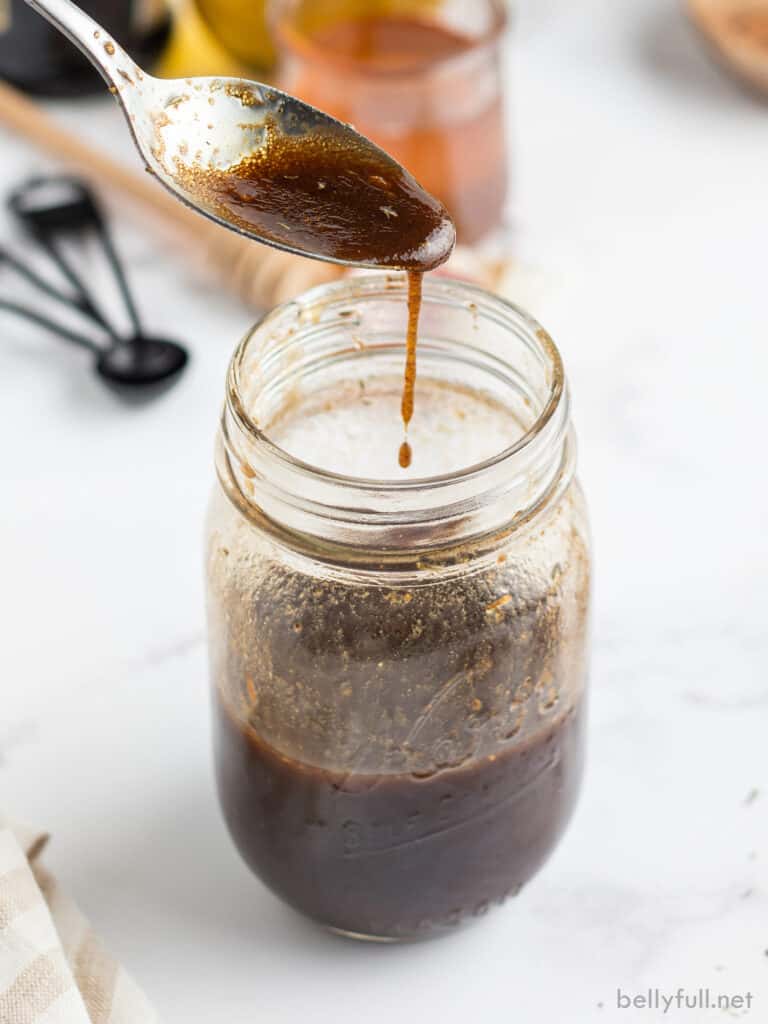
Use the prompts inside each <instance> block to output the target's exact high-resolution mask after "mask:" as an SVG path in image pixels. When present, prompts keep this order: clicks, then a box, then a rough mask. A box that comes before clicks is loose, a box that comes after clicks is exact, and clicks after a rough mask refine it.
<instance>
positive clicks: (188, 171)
mask: <svg viewBox="0 0 768 1024" xmlns="http://www.w3.org/2000/svg"><path fill="white" fill-rule="evenodd" d="M26 2H27V3H28V4H29V6H30V7H32V8H34V9H35V10H36V11H38V12H39V13H40V14H42V15H43V16H44V17H46V18H47V19H48V20H49V21H50V22H51V23H52V24H53V25H54V26H55V27H56V28H58V29H59V30H60V31H61V32H63V33H64V35H66V36H67V37H68V38H69V39H70V40H71V41H72V42H73V43H74V44H75V45H76V46H78V47H79V48H80V49H81V50H82V51H83V52H84V53H85V55H86V56H87V57H88V58H89V59H90V60H91V62H92V63H93V64H94V65H95V66H96V68H97V69H98V70H99V71H100V72H101V74H102V76H103V77H104V78H105V79H106V81H107V83H108V85H109V87H110V91H111V92H112V93H113V94H114V95H115V96H116V97H117V99H118V101H119V102H120V104H121V106H122V108H123V111H124V113H125V115H126V117H127V119H128V124H129V126H130V130H131V133H132V135H133V139H134V142H135V143H136V146H137V148H138V150H139V152H140V154H141V156H142V157H143V159H144V161H145V163H146V165H147V168H148V169H149V170H150V171H151V173H152V174H154V175H156V177H157V178H158V179H159V180H160V182H162V184H163V185H165V187H166V188H167V189H169V191H171V192H172V193H173V194H174V195H176V196H177V198H179V199H180V200H181V201H182V202H184V203H186V204H187V205H188V206H191V207H193V208H194V209H196V210H198V211H199V212H200V213H203V214H204V215H205V216H207V217H209V218H211V219H212V220H214V221H217V222H218V223H219V224H222V225H223V226H225V227H228V228H230V229H232V230H234V231H238V232H239V233H240V234H242V235H245V236H247V237H250V238H253V239H255V240H257V241H259V242H265V243H267V244H269V245H272V246H275V247H276V248H278V249H283V250H286V251H288V252H293V253H297V254H299V255H302V256H310V257H314V258H317V259H323V260H326V261H328V262H332V263H341V264H345V265H356V266H379V267H380V266H392V267H401V268H403V269H412V270H429V269H431V268H432V267H434V266H437V265H438V264H440V263H442V262H443V261H444V260H445V259H447V258H448V256H449V255H450V252H451V250H452V248H453V245H454V242H455V231H454V227H453V224H452V222H451V220H450V217H449V216H448V214H447V213H446V211H445V209H444V207H443V206H442V205H441V204H440V203H439V202H438V201H437V200H436V199H434V198H433V197H432V196H430V195H429V194H428V193H427V192H425V191H424V190H423V189H422V188H421V187H420V186H419V185H418V184H417V182H416V181H415V180H414V179H413V178H412V176H411V175H410V174H408V172H407V171H406V170H405V169H404V168H402V167H401V166H400V165H399V164H398V163H397V162H396V161H395V160H393V159H392V158H391V157H390V156H388V154H386V153H385V152H384V151H383V150H381V149H380V148H379V147H378V146H375V145H374V144H373V143H372V142H370V141H369V140H368V139H366V138H364V137H363V136H362V135H360V134H358V133H357V132H356V131H354V130H353V129H352V128H351V127H350V126H349V125H345V124H343V123H341V122H340V121H337V120H335V119H334V118H332V117H329V116H328V115H327V114H323V113H322V112H321V111H319V110H317V109H316V108H314V107H311V106H309V105H308V104H306V103H302V102H301V101H300V100H298V99H295V98H294V97H292V96H289V95H287V94H286V93H283V92H280V91H279V90H277V89H273V88H271V87H270V86H266V85H262V84H260V83H257V82H250V81H245V80H243V79H237V78H188V79H176V80H172V79H168V80H165V79H158V78H153V77H152V76H151V75H148V74H147V73H146V72H145V71H143V70H142V69H141V68H139V67H137V65H136V64H135V63H134V62H133V60H132V59H131V58H130V57H129V56H128V54H127V53H126V52H125V51H124V50H123V49H122V48H121V47H120V46H119V45H118V44H117V42H116V41H115V40H114V39H113V38H112V37H111V36H110V34H109V33H108V32H107V31H106V30H105V29H103V28H102V27H101V26H100V25H98V24H97V23H96V22H95V21H94V20H93V19H92V18H90V17H89V16H88V15H87V14H85V13H84V12H83V11H82V10H80V8H79V7H77V6H76V5H75V4H73V3H71V2H70V0H26ZM276 136H277V137H278V141H280V140H282V141H283V142H285V143H286V144H289V146H290V148H291V149H292V150H293V151H294V153H295V151H296V148H297V142H302V141H306V142H307V143H309V144H310V145H311V146H313V147H314V151H315V153H318V152H319V153H320V154H321V157H322V154H324V153H328V152H330V153H332V155H334V159H335V161H336V164H337V165H340V166H341V169H340V170H339V173H338V175H337V178H336V179H334V180H330V186H329V183H328V182H327V181H323V180H322V178H323V175H318V178H317V189H318V190H320V189H323V192H322V194H321V193H320V191H318V193H317V195H316V196H314V195H312V194H310V193H309V192H308V191H307V189H308V185H307V181H308V180H311V179H309V177H308V178H307V180H302V181H301V182H298V181H297V184H296V189H295V190H296V203H295V204H294V203H293V202H292V195H291V181H292V179H293V175H291V174H288V173H285V174H281V175H280V176H279V181H277V182H275V180H274V175H271V174H269V173H267V174H265V175H264V177H263V179H261V178H260V171H259V169H258V168H256V173H255V174H254V177H253V178H252V180H251V181H248V182H246V183H245V184H244V186H243V189H242V190H241V189H240V188H239V186H238V183H237V182H236V181H235V184H234V185H233V184H232V181H231V180H228V181H227V182H226V184H225V188H226V191H227V194H228V195H230V194H231V196H232V197H233V203H231V204H229V205H227V204H224V205H223V204H222V202H221V201H220V199H221V195H222V190H221V189H220V190H218V193H217V190H216V189H210V188H208V187H207V184H208V183H209V182H210V181H211V180H212V178H213V177H215V176H216V175H217V174H222V175H225V174H226V172H227V171H231V170H232V168H237V167H238V166H241V165H242V162H243V161H244V160H245V161H247V160H248V159H249V158H252V157H253V156H254V154H259V153H260V152H262V153H263V152H264V151H265V150H266V149H267V148H268V147H270V146H273V147H274V143H275V138H276ZM318 140H320V142H319V144H318ZM278 148H279V147H278ZM264 169H265V170H266V171H271V170H273V168H270V167H269V166H268V165H266V166H265V167H264ZM374 172H375V173H374ZM254 188H255V189H259V188H260V193H261V194H259V195H258V196H257V197H256V200H254V195H253V193H254ZM243 196H245V199H243ZM272 196H274V197H275V210H274V211H272V210H270V209H269V206H270V202H271V198H272ZM361 197H364V200H363V199H361ZM254 201H257V203H258V204H259V205H260V207H261V213H263V214H264V217H262V219H261V220H258V219H257V220H256V221H255V222H254V221H253V220H252V218H251V217H250V216H248V217H245V218H244V217H242V216H239V215H238V214H237V213H233V212H232V209H233V206H234V207H235V208H241V209H242V208H245V207H247V206H248V205H249V204H252V203H254ZM315 202H316V203H317V207H316V209H315V206H314V204H315ZM363 202H364V205H363ZM307 204H309V209H310V211H311V214H312V215H311V216H309V217H306V216H304V215H303V214H304V213H305V212H306V209H307ZM353 205H354V209H352V207H353ZM300 208H303V209H301V210H300ZM361 210H363V214H362V216H361ZM246 212H247V213H250V210H246ZM273 212H275V213H277V216H272V213H273ZM350 233H351V234H353V235H354V242H355V243H356V245H355V246H349V245H345V244H342V243H345V242H348V241H349V237H348V236H349V235H350ZM400 236H402V237H400ZM337 243H338V244H337Z"/></svg>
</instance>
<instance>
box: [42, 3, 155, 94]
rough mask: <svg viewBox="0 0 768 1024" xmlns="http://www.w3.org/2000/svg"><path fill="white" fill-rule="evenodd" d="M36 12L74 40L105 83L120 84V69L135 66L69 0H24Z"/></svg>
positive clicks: (94, 22)
mask: <svg viewBox="0 0 768 1024" xmlns="http://www.w3.org/2000/svg"><path fill="white" fill-rule="evenodd" d="M26 3H27V4H28V5H29V6H30V7H31V8H32V9H33V10H34V11H37V13H38V14H42V16H43V17H44V18H47V19H48V21H50V23H51V24H52V25H53V26H54V27H55V28H57V29H58V30H59V31H60V32H62V33H63V34H64V35H65V36H66V37H67V39H69V40H70V42H72V43H74V44H75V46H77V47H78V48H79V49H80V50H82V51H83V53H84V54H85V56H86V57H87V58H88V60H89V61H90V62H91V64H93V65H94V67H95V68H96V70H97V71H99V72H100V73H101V75H102V77H103V78H104V79H105V81H106V82H107V85H109V86H111V87H115V86H117V85H119V84H120V82H119V79H118V74H119V69H120V68H121V67H122V68H123V69H124V71H125V70H126V69H127V68H135V66H136V65H135V64H134V62H133V60H132V59H131V57H129V56H128V54H127V53H126V52H125V50H124V49H123V48H122V47H121V46H120V45H119V44H118V43H116V42H115V40H114V39H113V38H112V37H111V35H110V34H109V33H108V32H107V31H106V29H105V28H103V27H102V26H101V25H99V23H98V22H97V21H94V20H93V18H92V17H91V16H90V15H88V14H86V13H85V11H82V10H81V9H80V8H79V7H78V6H77V5H76V4H73V3H72V2H71V0H26Z"/></svg>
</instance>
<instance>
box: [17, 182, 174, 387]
mask: <svg viewBox="0 0 768 1024" xmlns="http://www.w3.org/2000/svg"><path fill="white" fill-rule="evenodd" d="M8 205H9V207H10V209H11V211H12V212H13V213H14V214H15V216H16V217H17V219H18V220H19V221H20V223H21V224H22V225H23V226H24V227H25V228H26V230H27V231H28V232H29V233H30V234H31V235H32V237H33V238H34V239H35V240H36V241H37V242H38V244H39V245H40V246H41V247H42V248H43V249H44V250H45V251H46V253H47V254H48V255H49V257H50V258H51V259H52V260H53V261H54V263H55V264H56V265H57V266H58V267H59V269H60V271H61V272H62V274H63V275H64V277H65V278H66V279H67V281H68V282H69V284H70V285H71V287H72V292H71V293H70V294H67V293H65V292H63V291H61V290H60V289H58V288H56V287H55V286H53V285H51V284H50V283H49V282H47V281H45V280H44V279H43V278H41V277H40V276H39V275H38V274H36V273H35V271H33V270H31V268H29V267H27V266H26V265H25V264H24V263H22V261H21V260H19V259H18V257H14V256H12V255H11V254H10V253H3V257H4V259H5V262H6V263H8V265H10V266H11V267H13V269H15V270H16V271H17V272H18V273H20V274H22V276H24V277H25V278H26V279H27V280H28V281H30V282H31V283H32V284H34V285H36V286H37V287H38V288H39V289H40V290H41V291H43V292H45V293H46V294H47V295H49V296H50V297H51V298H54V299H56V300H57V301H59V302H61V303H63V304H65V305H67V306H68V307H70V308H74V309H76V310H77V311H78V312H80V313H82V314H83V315H85V316H87V317H88V318H89V319H90V320H92V321H93V322H94V323H96V324H97V325H98V326H99V327H101V328H102V329H103V330H105V331H106V333H107V334H108V336H109V343H108V345H107V346H106V347H104V346H100V345H97V344H96V343H95V342H93V341H92V340H91V339H89V338H87V337H85V336H84V335H80V334H77V332H73V331H71V330H69V329H68V328H65V327H62V326H61V325H58V324H56V323H54V321H52V320H50V319H49V318H47V317H45V316H43V315H42V314H39V313H38V312H37V311H36V310H31V309H28V308H25V307H21V306H19V305H18V304H16V303H9V302H0V308H4V309H6V310H8V311H10V312H15V313H17V314H19V315H20V316H24V317H26V319H29V320H33V321H35V322H37V323H38V324H40V325H41V326H43V327H46V329H48V330H51V331H53V332H54V333H56V334H58V335H59V336H61V337H63V338H65V339H67V340H69V341H75V342H76V343H77V344H80V345H83V346H85V347H87V348H90V349H91V351H93V352H94V354H95V356H96V361H95V369H96V372H97V373H98V374H99V375H100V376H101V377H102V378H103V379H104V380H105V381H107V382H108V383H110V384H111V385H114V386H117V387H118V388H119V389H120V390H121V392H123V393H130V394H134V395H135V397H137V398H138V397H144V396H146V397H149V394H150V392H151V393H153V394H154V393H156V391H157V388H158V386H167V385H169V384H171V383H172V382H173V381H174V380H175V378H176V377H177V376H178V375H179V374H180V372H181V371H182V370H183V369H184V367H185V366H186V364H187V362H188V359H189V356H188V353H187V351H186V349H185V348H183V347H182V346H181V345H179V344H178V343H177V342H175V341H171V340H170V339H168V338H162V337H155V336H153V335H148V334H146V333H145V332H144V330H143V328H142V325H141V321H140V318H139V314H138V310H137V308H136V304H135V302H134V300H133V296H132V295H131V292H130V289H129V287H128V282H127V280H126V277H125V273H124V271H123V267H122V265H121V263H120V260H119V259H118V256H117V252H116V250H115V247H114V244H113V242H112V237H111V234H110V232H109V229H108V227H107V224H106V222H105V220H104V217H103V216H102V214H101V211H100V209H99V207H98V204H97V203H96V200H95V198H94V196H93V194H92V193H91V192H90V190H89V189H88V188H87V187H86V186H85V185H84V184H83V183H82V182H80V181H78V180H77V179H76V178H71V177H68V176H63V175H62V176H56V177H49V178H39V177H38V178H32V179H30V180H29V181H27V182H25V183H24V184H22V185H21V186H20V187H19V188H17V189H15V190H14V191H13V192H12V193H11V195H10V196H9V198H8ZM89 229H90V230H92V231H93V232H94V233H95V235H96V236H97V238H98V239H99V241H100V243H101V246H102V249H103V250H104V253H105V255H106V257H107V260H108V262H109V264H110V267H111V270H112V272H113V274H114V277H115V280H116V282H117V285H118V289H119V291H120V294H121V296H122V299H123V302H124V304H125V308H126V311H127V313H128V317H129V319H130V321H131V326H132V330H133V334H132V335H131V336H130V337H128V338H125V337H122V336H121V335H120V334H119V333H118V332H117V331H116V330H115V328H114V327H113V326H112V325H111V324H110V323H109V321H108V320H107V318H106V317H105V316H104V314H103V312H102V311H101V309H100V308H99V305H98V303H97V301H96V298H95V297H94V295H93V294H92V292H91V291H90V289H89V288H88V286H87V285H86V284H85V282H84V281H83V279H82V277H81V276H80V275H78V273H77V272H76V270H75V268H74V267H73V266H72V264H71V262H70V261H69V260H68V259H67V258H66V257H65V256H64V253H63V252H62V250H61V248H60V246H59V244H58V243H59V241H60V240H61V239H62V238H63V237H65V236H67V235H70V236H71V235H77V234H81V233H83V232H85V231H87V230H89ZM163 389H164V388H163Z"/></svg>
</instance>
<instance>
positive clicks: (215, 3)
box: [156, 0, 272, 78]
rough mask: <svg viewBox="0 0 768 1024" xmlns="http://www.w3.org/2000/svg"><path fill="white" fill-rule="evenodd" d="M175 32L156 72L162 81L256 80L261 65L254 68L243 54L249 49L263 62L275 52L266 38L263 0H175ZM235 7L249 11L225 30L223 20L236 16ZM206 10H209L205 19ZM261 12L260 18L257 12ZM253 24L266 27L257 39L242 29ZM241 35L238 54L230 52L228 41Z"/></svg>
mask: <svg viewBox="0 0 768 1024" xmlns="http://www.w3.org/2000/svg"><path fill="white" fill-rule="evenodd" d="M171 6H172V8H173V29H172V32H171V38H170V40H169V42H168V46H167V49H166V51H165V53H164V54H163V57H162V58H161V60H160V62H159V65H158V67H157V70H156V73H157V74H158V75H160V76H161V77H163V78H184V77H185V76H187V75H236V76H240V77H242V76H245V77H249V76H250V77H253V73H254V70H255V69H256V67H258V69H259V70H262V65H255V64H254V63H251V62H250V61H247V60H243V59H241V57H240V53H241V52H245V51H246V50H248V51H249V52H252V53H254V54H257V55H259V57H260V58H261V59H264V56H265V55H267V54H271V53H272V48H271V43H270V42H269V39H268V37H267V33H266V25H265V24H264V7H265V4H264V3H263V2H262V0H256V2H252V3H248V2H246V0H207V2H203V3H199V2H196V0H172V3H171ZM235 8H242V9H243V10H244V11H246V14H245V15H243V20H242V21H238V22H236V23H232V22H227V25H226V28H224V29H222V22H221V20H220V19H221V18H234V17H236V16H237V15H236V12H235V10H234V9H235ZM203 9H205V11H206V16H204V13H203ZM258 11H260V12H261V17H260V18H259V17H257V16H256V12H258ZM253 24H259V25H263V28H262V30H261V34H260V35H259V37H258V39H257V38H256V33H255V32H254V33H252V36H253V39H252V40H251V39H250V38H248V36H249V35H250V34H251V31H250V29H248V28H247V27H242V26H249V25H253ZM238 32H239V34H240V36H241V43H243V41H246V42H247V44H248V45H247V46H241V47H239V48H238V51H237V52H236V51H235V50H230V49H229V48H228V47H227V45H226V43H225V40H226V39H229V38H230V37H231V35H232V34H233V33H235V34H237V33H238Z"/></svg>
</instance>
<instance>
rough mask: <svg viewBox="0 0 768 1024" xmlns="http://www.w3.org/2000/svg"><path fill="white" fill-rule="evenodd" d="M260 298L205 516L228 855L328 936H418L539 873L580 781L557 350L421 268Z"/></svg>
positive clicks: (580, 660) (566, 427) (563, 401)
mask: <svg viewBox="0 0 768 1024" xmlns="http://www.w3.org/2000/svg"><path fill="white" fill-rule="evenodd" d="M404 328H405V285H404V283H403V281H402V280H401V279H400V278H399V276H396V275H392V276H387V275H380V276H375V277H374V276H371V277H365V278H360V279H357V280H352V281H346V282H341V283H338V284H335V285H332V286H329V287H323V288H320V289H317V290H315V291H313V292H310V293H308V294H307V295H305V296H304V297H303V298H301V299H299V300H297V301H295V302H293V303H290V304H288V305H286V306H284V307H281V308H279V309H278V310H276V311H275V312H273V313H272V314H270V315H269V316H267V317H266V318H265V319H264V320H263V321H262V322H261V323H260V324H259V325H258V326H257V327H256V328H255V329H254V330H253V331H251V332H250V333H249V334H248V336H247V337H246V338H245V339H244V341H243V342H242V344H241V345H240V347H239V349H238V350H237V352H236V354H235V356H234V359H233V361H232V364H231V367H230V372H229V379H228V385H227V400H226V404H225V409H224V413H223V417H222V424H221V431H220V435H219V441H218V447H217V469H218V478H219V484H218V486H217V487H216V489H215V492H214V495H213V500H212V504H211V510H210V517H209V532H208V554H207V565H208V581H209V597H208V607H209V635H210V651H211V671H212V683H213V707H214V720H215V730H214V736H215V760H216V771H217V780H218V788H219V794H220V799H221V804H222V807H223V810H224V815H225V818H226V821H227V824H228V827H229V829H230V832H231V834H232V836H233V838H234V841H235V843H236V844H237V846H238V848H239V850H240V852H241V853H242V855H243V857H244V858H245V860H246V862H247V863H248V864H249V865H250V867H251V868H252V869H253V871H254V872H255V873H256V874H257V875H258V876H259V877H260V878H261V879H262V881H264V882H265V883H266V884H267V885H268V886H269V887H270V888H271V889H272V890H273V891H274V892H275V893H277V894H278V895H279V896H280V897H282V898H283V899H284V900H285V901H286V902H287V903H289V904H291V905H292V906H293V907H295V908H296V909H298V910H300V911H302V912H303V913H305V914H307V915H308V916H310V917H311V918H314V919H315V920H317V921H319V922H321V923H322V924H324V925H326V926H328V927H330V928H333V929H335V930H337V931H341V932H344V933H345V934H349V935H353V936H357V937H361V938H371V939H389V940H397V939H408V938H417V937H426V936H429V935H439V934H442V933H444V932H445V931H447V930H450V929H452V928H454V927H456V926H457V925H459V924H461V923H463V922H465V921H469V920H473V919H475V918H478V917H482V916H483V915H484V914H485V913H486V912H487V911H488V910H489V909H490V908H491V907H494V906H496V905H498V904H501V903H503V902H504V901H505V900H507V899H508V898H509V897H511V896H514V895H515V894H516V893H517V892H519V890H520V888H521V887H522V886H523V885H524V884H525V883H526V882H527V881H529V879H530V878H531V877H532V876H533V875H534V874H535V873H536V872H537V871H538V870H539V868H540V867H541V865H542V864H543V863H544V861H545V859H546V858H547V856H548V854H549V853H550V852H551V850H552V849H553V848H554V846H555V845H556V843H557V842H558V840H559V838H560V836H561V835H562V833H563V831H564V829H565V826H566V824H567V822H568V820H569V818H570V816H571V812H572V810H573V807H574V804H575V801H576V796H577V792H578V788H579V783H580V778H581V768H582V759H583V744H584V735H583V734H584V703H585V685H586V673H587V657H588V607H589V587H590V553H589V536H588V526H587V517H586V511H585V506H584V501H583V497H582V493H581V489H580V487H579V485H578V483H577V482H576V481H575V478H574V457H575V456H574V441H573V435H572V430H571V427H570V421H569V400H568V390H567V386H566V382H565V378H564V374H563V369H562V365H561V361H560V356H559V354H558V352H557V350H556V348H555V346H554V344H553V343H552V341H551V340H550V338H549V337H548V336H547V334H546V333H545V332H544V331H543V329H542V328H540V327H539V325H538V324H536V323H535V322H534V321H533V320H531V319H530V318H529V317H528V316H526V315H525V314H524V313H523V312H521V311H520V310H518V309H516V308H515V307H513V306H510V305H509V304H507V303H505V302H503V301H501V300H500V299H498V298H495V297H493V296H491V295H488V294H486V293H484V292H482V291H479V290H477V289H474V288H472V287H470V286H467V285H462V284H458V283H456V282H446V281H439V280H435V281H428V282H426V285H425V294H424V306H423V312H422V326H421V331H420V340H419V377H418V390H417V403H416V414H415V416H414V420H413V423H412V425H411V431H410V440H411V444H412V447H413V464H412V466H411V468H410V469H409V470H408V471H406V472H404V471H403V470H401V469H400V468H399V466H398V463H397V449H398V445H399V442H400V440H401V436H400V431H401V424H400V420H399V402H400V389H401V383H402V367H403V360H404V354H405V349H404Z"/></svg>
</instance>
